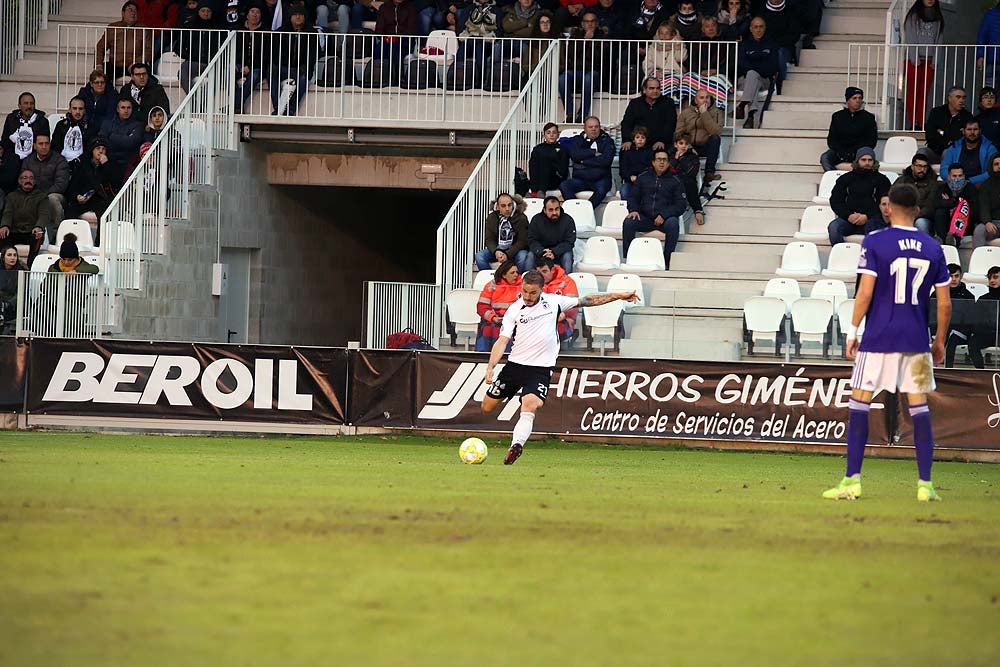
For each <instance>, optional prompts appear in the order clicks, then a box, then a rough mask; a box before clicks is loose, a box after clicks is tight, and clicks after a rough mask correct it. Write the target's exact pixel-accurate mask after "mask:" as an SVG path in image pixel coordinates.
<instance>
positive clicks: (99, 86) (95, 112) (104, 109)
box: [77, 69, 118, 132]
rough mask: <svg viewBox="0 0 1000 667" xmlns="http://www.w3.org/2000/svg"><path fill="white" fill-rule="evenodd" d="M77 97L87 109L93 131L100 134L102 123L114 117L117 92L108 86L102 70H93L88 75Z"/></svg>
mask: <svg viewBox="0 0 1000 667" xmlns="http://www.w3.org/2000/svg"><path fill="white" fill-rule="evenodd" d="M77 96H78V97H80V98H81V99H83V103H84V104H85V105H86V107H87V118H89V119H90V122H91V123H92V124H93V125H94V130H95V131H97V132H100V131H101V128H102V127H103V126H104V123H107V122H110V121H111V119H113V118H114V117H115V106H116V105H117V104H118V91H117V90H115V87H114V86H110V87H109V86H108V78H107V77H106V76H104V72H103V71H102V70H99V69H95V70H94V71H93V72H91V73H90V76H89V77H87V85H86V86H83V87H81V88H80V92H78V93H77Z"/></svg>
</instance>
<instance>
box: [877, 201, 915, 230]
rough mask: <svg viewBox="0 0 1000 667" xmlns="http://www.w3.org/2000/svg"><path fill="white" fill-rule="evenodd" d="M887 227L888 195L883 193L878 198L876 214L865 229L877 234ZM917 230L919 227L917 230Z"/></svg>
mask: <svg viewBox="0 0 1000 667" xmlns="http://www.w3.org/2000/svg"><path fill="white" fill-rule="evenodd" d="M888 226H889V193H888V192H887V193H885V194H884V195H882V196H881V197H879V198H878V213H877V214H875V217H874V218H872V220H871V224H870V225H866V228H868V229H871V231H873V232H877V231H878V230H880V229H885V228H886V227H888ZM917 229H919V227H918V228H917Z"/></svg>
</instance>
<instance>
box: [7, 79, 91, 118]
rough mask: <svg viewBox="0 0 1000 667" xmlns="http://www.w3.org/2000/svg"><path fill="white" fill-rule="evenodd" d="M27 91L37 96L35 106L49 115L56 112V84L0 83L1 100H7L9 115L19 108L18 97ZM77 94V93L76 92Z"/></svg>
mask: <svg viewBox="0 0 1000 667" xmlns="http://www.w3.org/2000/svg"><path fill="white" fill-rule="evenodd" d="M25 90H28V91H31V93H32V94H33V95H34V96H35V106H37V107H38V108H39V109H41V110H42V111H44V112H45V113H46V114H48V115H50V116H51V115H52V114H53V113H55V112H56V85H55V83H48V82H47V83H30V84H29V82H26V81H23V80H22V81H0V100H5V104H6V105H7V106H6V107H4V108H5V109H6V111H5V112H4V113H9V112H10V110H11V109H13V108H14V107H15V106H17V97H18V95H20V94H21V93H23V92H24V91H25ZM74 94H76V91H74Z"/></svg>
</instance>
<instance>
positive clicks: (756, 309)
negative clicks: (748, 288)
mask: <svg viewBox="0 0 1000 667" xmlns="http://www.w3.org/2000/svg"><path fill="white" fill-rule="evenodd" d="M785 312H786V305H785V302H784V300H782V299H781V298H779V297H776V296H752V297H750V298H749V299H747V300H746V301H745V302H744V303H743V319H744V322H745V324H746V329H747V331H748V332H749V333H750V343H751V345H753V344H756V343H761V342H766V341H769V342H775V341H777V339H778V334H779V333H780V332H781V325H782V324H783V323H784V321H785ZM751 352H752V347H751Z"/></svg>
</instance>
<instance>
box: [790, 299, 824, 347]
mask: <svg viewBox="0 0 1000 667" xmlns="http://www.w3.org/2000/svg"><path fill="white" fill-rule="evenodd" d="M831 319H833V304H832V303H830V302H829V301H827V300H826V299H813V298H811V297H810V298H806V299H799V300H798V301H796V302H795V303H793V304H792V329H793V330H794V331H795V333H797V334H798V339H799V346H800V347H801V344H802V343H804V342H807V343H819V345H820V346H821V347H823V344H824V343H825V341H826V333H827V331H828V330H829V328H830V320H831ZM823 351H824V352H826V350H825V349H824V350H823Z"/></svg>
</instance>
